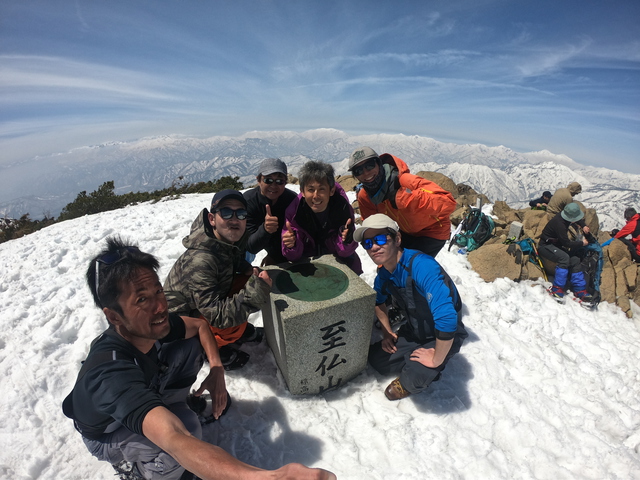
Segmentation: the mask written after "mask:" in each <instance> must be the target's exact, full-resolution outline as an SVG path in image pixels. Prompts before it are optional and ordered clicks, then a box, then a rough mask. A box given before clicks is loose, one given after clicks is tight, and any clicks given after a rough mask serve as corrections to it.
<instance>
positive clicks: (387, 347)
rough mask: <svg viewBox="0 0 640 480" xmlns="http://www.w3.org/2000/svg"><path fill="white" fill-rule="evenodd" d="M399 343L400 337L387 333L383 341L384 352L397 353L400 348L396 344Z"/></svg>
mask: <svg viewBox="0 0 640 480" xmlns="http://www.w3.org/2000/svg"><path fill="white" fill-rule="evenodd" d="M397 341H398V335H396V334H395V333H393V332H385V333H384V338H383V339H382V350H384V351H385V352H387V353H396V352H397V351H398V348H397V347H396V342H397Z"/></svg>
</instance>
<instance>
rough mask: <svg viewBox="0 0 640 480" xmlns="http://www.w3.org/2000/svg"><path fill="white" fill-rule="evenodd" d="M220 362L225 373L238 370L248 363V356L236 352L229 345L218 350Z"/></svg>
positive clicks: (241, 352)
mask: <svg viewBox="0 0 640 480" xmlns="http://www.w3.org/2000/svg"><path fill="white" fill-rule="evenodd" d="M219 351H220V360H222V366H223V367H224V369H225V370H226V371H231V370H238V369H240V368H242V367H244V366H245V365H246V363H247V362H248V361H249V354H248V353H246V352H243V351H242V350H237V349H235V348H233V347H231V346H229V345H225V346H224V347H220V348H219Z"/></svg>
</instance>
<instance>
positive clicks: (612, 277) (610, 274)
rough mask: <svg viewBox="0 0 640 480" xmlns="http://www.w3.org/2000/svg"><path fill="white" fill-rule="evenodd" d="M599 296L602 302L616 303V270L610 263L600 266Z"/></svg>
mask: <svg viewBox="0 0 640 480" xmlns="http://www.w3.org/2000/svg"><path fill="white" fill-rule="evenodd" d="M600 297H601V300H602V301H603V302H609V303H616V271H615V270H614V269H613V266H612V265H611V264H610V263H609V264H607V265H605V266H604V267H603V268H602V274H601V275H600Z"/></svg>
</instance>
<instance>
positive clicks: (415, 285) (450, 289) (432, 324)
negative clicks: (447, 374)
mask: <svg viewBox="0 0 640 480" xmlns="http://www.w3.org/2000/svg"><path fill="white" fill-rule="evenodd" d="M354 239H355V240H356V241H357V242H360V243H361V245H362V247H363V248H364V249H365V250H366V251H367V253H368V254H369V257H370V258H371V260H373V262H374V263H375V264H376V265H378V266H379V267H380V268H379V269H378V275H377V277H376V279H375V282H374V289H375V290H376V292H377V297H376V316H377V317H378V320H380V323H381V325H382V331H383V335H384V338H383V339H382V341H380V342H378V343H375V344H373V345H371V347H370V349H369V363H370V364H371V366H372V367H373V368H375V369H376V370H377V371H378V372H380V373H382V374H388V373H399V374H400V376H399V377H398V378H396V379H395V380H393V381H392V382H391V383H390V384H389V386H388V387H387V388H386V390H385V395H386V397H387V398H388V399H389V400H399V399H401V398H405V397H408V396H409V395H411V394H414V393H419V392H421V391H423V390H424V389H426V388H427V387H428V386H429V384H430V383H431V382H433V381H435V380H438V379H439V378H440V372H442V370H444V368H445V365H446V364H447V362H448V361H449V359H451V357H453V356H454V355H455V354H456V353H458V351H460V347H461V346H462V343H463V342H464V339H465V338H466V337H467V332H466V330H465V328H464V324H463V323H462V315H461V313H460V310H461V308H462V302H461V300H460V296H459V295H458V291H457V289H456V287H455V285H454V284H453V282H452V280H451V278H449V275H447V273H446V272H445V271H444V269H443V268H442V267H441V266H440V264H439V263H438V262H437V261H436V260H434V258H433V257H431V256H430V255H426V254H424V253H422V252H420V251H418V250H411V249H403V248H402V246H401V243H402V238H401V233H400V232H399V228H398V225H397V224H396V222H394V221H393V220H391V218H389V217H387V216H386V215H384V214H382V213H377V214H375V215H371V216H370V217H368V218H367V219H366V220H365V221H364V222H362V225H361V226H360V227H358V228H357V229H356V231H355V233H354ZM389 296H391V300H392V303H393V306H394V307H395V308H397V309H398V311H400V312H402V315H403V316H404V319H405V322H404V323H403V324H402V325H401V327H400V329H399V330H398V333H394V332H393V330H392V328H391V325H390V322H389V317H388V314H387V306H386V300H387V298H388V297H389Z"/></svg>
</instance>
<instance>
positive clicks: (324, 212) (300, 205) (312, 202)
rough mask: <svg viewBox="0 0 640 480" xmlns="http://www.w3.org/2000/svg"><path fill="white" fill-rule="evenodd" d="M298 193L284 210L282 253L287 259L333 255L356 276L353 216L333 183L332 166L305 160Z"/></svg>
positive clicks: (359, 267) (344, 196)
mask: <svg viewBox="0 0 640 480" xmlns="http://www.w3.org/2000/svg"><path fill="white" fill-rule="evenodd" d="M298 175H299V178H300V194H299V195H298V197H297V198H296V199H294V200H293V201H292V202H291V204H290V205H289V207H288V208H287V211H286V212H285V219H286V221H285V227H284V228H283V229H282V254H283V255H284V256H285V258H286V259H287V260H289V261H291V262H295V261H297V260H300V259H301V258H308V257H316V256H320V255H326V254H333V255H335V257H336V259H337V260H338V261H340V262H341V263H344V264H346V265H347V266H349V268H351V269H352V270H353V271H354V272H356V273H357V274H358V275H360V274H361V273H362V264H361V262H360V258H359V257H358V255H357V254H356V253H355V251H356V248H357V247H358V243H357V242H354V241H353V232H354V230H355V217H354V214H353V208H352V207H351V204H350V203H349V199H348V198H347V194H346V193H345V191H344V190H343V189H342V187H341V186H340V185H339V184H337V183H336V181H335V176H334V172H333V167H332V166H331V165H329V164H328V163H324V162H316V161H313V160H312V161H309V162H307V163H305V164H304V165H303V166H302V168H301V169H300V172H299V173H298Z"/></svg>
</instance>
